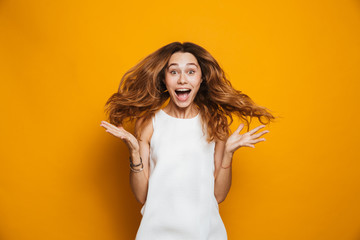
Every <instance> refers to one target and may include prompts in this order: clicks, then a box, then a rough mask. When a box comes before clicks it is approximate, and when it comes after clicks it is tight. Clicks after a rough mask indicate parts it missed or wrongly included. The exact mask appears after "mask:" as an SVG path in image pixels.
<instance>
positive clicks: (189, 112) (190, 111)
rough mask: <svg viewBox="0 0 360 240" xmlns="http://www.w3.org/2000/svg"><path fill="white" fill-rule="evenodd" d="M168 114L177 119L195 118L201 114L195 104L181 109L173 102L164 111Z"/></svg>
mask: <svg viewBox="0 0 360 240" xmlns="http://www.w3.org/2000/svg"><path fill="white" fill-rule="evenodd" d="M163 110H164V111H165V112H166V113H167V114H169V115H170V116H173V117H176V118H184V119H186V118H194V117H196V115H197V114H198V113H199V110H198V108H197V107H196V105H195V104H193V103H191V104H190V105H189V106H188V107H185V108H180V107H178V106H176V105H175V104H174V103H173V102H172V101H170V102H169V104H168V105H167V106H166V107H165V108H164V109H163Z"/></svg>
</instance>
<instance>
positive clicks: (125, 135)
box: [100, 121, 140, 154]
mask: <svg viewBox="0 0 360 240" xmlns="http://www.w3.org/2000/svg"><path fill="white" fill-rule="evenodd" d="M100 126H102V127H104V128H105V129H106V132H109V133H111V134H112V135H114V136H115V137H118V138H120V139H121V140H123V141H124V142H125V144H126V145H127V147H128V148H129V151H130V154H134V153H138V152H139V149H140V147H139V142H138V140H137V139H136V138H135V137H134V135H132V134H131V133H129V132H128V131H126V130H125V129H124V128H123V127H122V126H120V127H116V126H115V125H113V124H111V123H108V122H106V121H101V124H100Z"/></svg>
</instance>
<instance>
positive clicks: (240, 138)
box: [226, 123, 269, 153]
mask: <svg viewBox="0 0 360 240" xmlns="http://www.w3.org/2000/svg"><path fill="white" fill-rule="evenodd" d="M243 127H244V124H243V123H241V124H240V125H239V127H238V128H237V129H236V131H235V132H234V133H233V134H232V135H231V136H230V137H229V138H228V139H227V141H226V151H227V152H228V153H234V152H235V151H236V150H237V149H239V148H240V147H252V148H255V146H254V145H253V144H255V143H258V142H261V141H265V138H259V137H260V136H262V135H264V134H265V133H268V132H269V130H265V131H262V132H259V133H257V134H254V133H255V132H257V131H258V130H259V129H261V128H263V127H265V125H260V126H258V127H256V128H254V129H252V130H250V131H249V132H247V133H244V134H239V133H240V131H241V129H243ZM257 138H259V139H257Z"/></svg>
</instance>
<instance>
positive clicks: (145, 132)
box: [135, 118, 154, 143]
mask: <svg viewBox="0 0 360 240" xmlns="http://www.w3.org/2000/svg"><path fill="white" fill-rule="evenodd" d="M153 131H154V129H153V124H152V120H151V118H149V119H147V120H146V121H145V120H144V118H139V119H138V120H137V121H136V123H135V134H136V136H137V137H138V140H139V141H141V142H148V143H150V139H151V136H152V133H153Z"/></svg>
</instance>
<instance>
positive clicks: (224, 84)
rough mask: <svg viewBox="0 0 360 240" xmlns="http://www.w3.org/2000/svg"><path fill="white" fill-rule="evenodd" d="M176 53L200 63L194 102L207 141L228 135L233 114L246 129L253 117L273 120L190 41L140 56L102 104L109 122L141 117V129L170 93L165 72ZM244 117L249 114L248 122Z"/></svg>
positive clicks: (114, 122) (266, 110)
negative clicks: (191, 56)
mask: <svg viewBox="0 0 360 240" xmlns="http://www.w3.org/2000/svg"><path fill="white" fill-rule="evenodd" d="M175 52H188V53H191V54H193V55H194V56H195V57H196V59H197V61H198V63H199V65H200V68H201V72H202V78H203V81H202V83H201V85H200V89H199V91H198V93H197V95H196V97H195V99H194V103H195V105H196V106H197V107H198V108H199V111H200V116H201V120H202V123H206V124H203V126H206V131H207V140H208V141H209V142H210V141H212V140H214V139H220V140H225V139H226V138H227V136H228V135H229V133H230V125H231V124H232V122H233V116H232V114H235V115H237V116H238V117H239V118H241V119H243V120H244V121H245V122H246V123H247V129H248V131H249V127H250V123H251V119H252V118H253V117H257V118H258V119H259V121H260V122H261V123H262V124H268V123H269V122H270V121H271V120H272V119H275V117H274V116H273V115H272V114H271V113H270V112H269V110H268V109H267V108H265V107H262V106H259V105H257V104H255V103H254V101H253V100H252V99H251V98H250V97H249V96H247V95H246V94H244V93H242V92H241V91H238V90H235V89H234V88H233V87H232V85H231V83H230V81H229V80H228V79H227V78H226V76H225V72H224V71H223V69H222V68H221V67H220V66H219V64H218V62H217V61H216V60H215V59H214V58H213V57H212V55H211V54H210V53H209V52H208V51H207V50H205V49H204V48H203V47H201V46H199V45H197V44H194V43H192V42H183V43H180V42H172V43H170V44H168V45H165V46H163V47H161V48H160V49H158V50H156V51H155V52H153V53H151V54H149V55H148V56H147V57H145V58H143V59H142V60H141V61H140V62H139V63H138V64H136V65H135V66H133V67H132V68H130V69H129V70H128V71H127V72H126V73H125V74H124V75H123V77H122V78H121V81H120V85H119V88H118V92H116V93H114V94H113V95H112V96H111V97H110V98H109V99H108V100H107V102H106V104H105V107H106V110H105V111H106V113H107V114H108V120H109V122H110V123H111V124H114V125H116V126H120V125H122V124H123V123H124V122H126V121H130V122H132V121H133V120H136V119H140V118H141V119H142V121H141V124H140V128H139V129H140V130H141V129H142V128H143V127H144V125H145V122H147V121H148V120H150V119H151V117H152V116H153V115H154V114H155V113H156V112H157V111H158V110H160V109H161V107H162V105H163V104H164V103H165V102H166V100H168V99H169V96H170V95H169V93H168V92H167V89H166V86H165V84H164V80H165V71H166V67H167V65H168V62H169V60H170V57H171V55H172V54H173V53H175ZM247 117H250V121H249V120H248V119H247ZM262 118H265V119H266V120H267V122H264V121H263V119H262ZM140 130H139V131H138V132H141V131H140ZM135 134H136V136H137V137H138V138H139V137H140V136H139V135H138V134H137V133H135Z"/></svg>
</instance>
